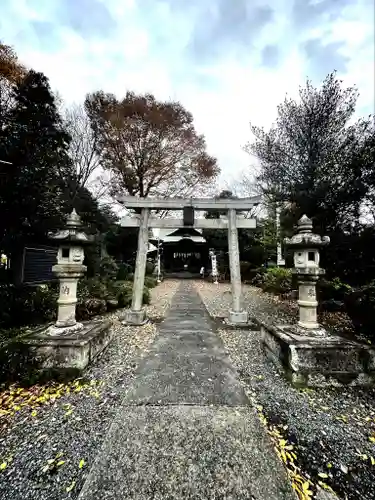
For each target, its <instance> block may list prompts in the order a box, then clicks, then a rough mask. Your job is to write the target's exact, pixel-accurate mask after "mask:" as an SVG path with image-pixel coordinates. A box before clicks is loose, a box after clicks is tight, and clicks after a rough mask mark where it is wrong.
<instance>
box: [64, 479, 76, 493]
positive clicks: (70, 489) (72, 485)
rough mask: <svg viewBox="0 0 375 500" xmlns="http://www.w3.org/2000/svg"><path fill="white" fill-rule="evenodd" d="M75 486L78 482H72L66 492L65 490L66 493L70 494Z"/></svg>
mask: <svg viewBox="0 0 375 500" xmlns="http://www.w3.org/2000/svg"><path fill="white" fill-rule="evenodd" d="M75 485H76V482H75V481H72V482H71V483H70V485H69V486H67V487H66V490H65V491H66V492H67V493H69V491H72V489H73V488H74V486H75Z"/></svg>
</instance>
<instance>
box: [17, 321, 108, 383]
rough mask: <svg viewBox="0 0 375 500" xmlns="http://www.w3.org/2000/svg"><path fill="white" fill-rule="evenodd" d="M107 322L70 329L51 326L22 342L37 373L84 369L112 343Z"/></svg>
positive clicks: (88, 322) (75, 326) (34, 333)
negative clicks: (27, 349)
mask: <svg viewBox="0 0 375 500" xmlns="http://www.w3.org/2000/svg"><path fill="white" fill-rule="evenodd" d="M111 324H112V323H111V321H108V320H107V321H101V320H98V321H87V322H83V323H82V324H80V323H77V324H76V325H74V326H72V327H67V328H58V327H56V326H54V325H51V326H50V327H48V328H46V327H43V328H40V329H38V330H35V331H34V332H33V333H32V335H30V336H29V337H27V338H26V339H25V340H23V343H24V344H27V346H28V348H29V349H30V351H31V352H32V354H33V355H34V356H35V358H36V360H37V361H38V368H39V370H40V371H53V372H59V373H64V372H72V371H77V372H79V371H82V370H84V369H85V368H86V367H87V366H88V365H89V364H90V363H91V362H92V361H93V360H94V359H95V357H96V356H97V355H98V354H100V352H101V351H103V349H105V347H107V345H108V344H109V342H110V341H111V340H112V329H111Z"/></svg>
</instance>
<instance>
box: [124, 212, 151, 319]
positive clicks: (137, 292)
mask: <svg viewBox="0 0 375 500" xmlns="http://www.w3.org/2000/svg"><path fill="white" fill-rule="evenodd" d="M149 217H150V209H149V208H142V212H141V218H140V225H139V233H138V249H137V258H136V261H135V272H134V283H133V298H132V305H131V309H130V310H129V311H127V313H126V316H125V323H126V324H129V325H143V324H144V323H146V321H147V318H146V312H145V310H144V308H143V307H142V305H143V289H144V285H145V274H146V263H147V250H148V221H149Z"/></svg>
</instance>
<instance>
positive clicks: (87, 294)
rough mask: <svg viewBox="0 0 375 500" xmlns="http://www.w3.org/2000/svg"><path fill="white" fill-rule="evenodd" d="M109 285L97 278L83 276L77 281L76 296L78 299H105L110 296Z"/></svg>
mask: <svg viewBox="0 0 375 500" xmlns="http://www.w3.org/2000/svg"><path fill="white" fill-rule="evenodd" d="M108 288H109V285H108V283H106V282H105V281H103V280H101V279H98V278H84V279H82V280H80V281H79V282H78V288H77V297H78V298H79V299H89V298H95V299H101V300H107V299H108V298H109V296H110V290H109V289H108Z"/></svg>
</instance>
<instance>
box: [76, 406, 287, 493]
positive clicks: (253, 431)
mask: <svg viewBox="0 0 375 500" xmlns="http://www.w3.org/2000/svg"><path fill="white" fill-rule="evenodd" d="M93 498H98V499H99V498H100V499H101V500H120V499H121V500H123V499H125V498H126V499H129V500H130V499H137V500H143V499H144V500H148V499H151V498H152V499H154V500H172V499H173V500H187V499H207V500H209V499H212V500H214V499H215V500H216V499H233V500H234V499H236V500H242V499H253V500H254V499H256V500H270V499H272V500H295V496H294V494H293V492H292V490H291V488H290V485H289V484H288V480H287V479H286V474H285V472H284V470H283V467H282V465H281V462H279V461H278V459H277V457H276V455H275V454H274V452H273V449H272V446H271V444H270V442H269V440H268V438H267V435H266V433H265V432H264V429H263V428H262V426H261V424H260V422H259V420H258V418H257V416H256V414H255V413H254V411H253V410H252V409H251V408H249V407H247V408H228V407H207V406H203V407H202V406H194V407H192V406H181V405H179V406H171V407H156V408H155V407H153V406H141V407H123V408H121V410H120V411H119V413H118V416H117V419H116V421H115V422H114V423H113V425H112V427H111V429H110V431H109V435H108V436H107V439H106V441H105V444H104V446H103V449H102V451H101V453H100V455H99V457H98V459H97V461H96V462H95V464H94V466H93V467H92V469H91V471H90V474H89V476H88V478H87V480H86V483H85V485H84V487H83V489H82V491H81V494H80V496H79V500H91V499H93Z"/></svg>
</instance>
